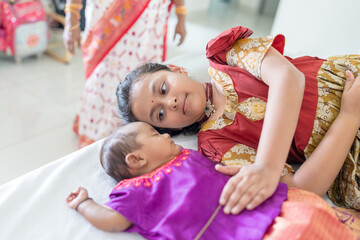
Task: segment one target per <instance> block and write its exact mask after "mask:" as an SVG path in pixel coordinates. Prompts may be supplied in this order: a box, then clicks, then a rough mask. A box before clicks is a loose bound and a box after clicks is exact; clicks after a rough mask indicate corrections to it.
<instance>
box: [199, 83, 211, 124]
mask: <svg viewBox="0 0 360 240" xmlns="http://www.w3.org/2000/svg"><path fill="white" fill-rule="evenodd" d="M205 87H206V89H205V93H206V106H205V116H204V118H203V119H201V120H200V122H199V126H201V124H202V123H204V122H205V121H206V120H208V119H209V118H210V117H211V115H212V114H213V113H214V112H215V105H214V104H213V91H212V85H211V83H205Z"/></svg>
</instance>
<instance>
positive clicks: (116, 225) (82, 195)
mask: <svg viewBox="0 0 360 240" xmlns="http://www.w3.org/2000/svg"><path fill="white" fill-rule="evenodd" d="M66 202H67V204H68V206H69V207H71V208H73V209H75V210H76V211H78V212H79V213H80V214H81V215H82V216H83V217H84V218H85V219H86V220H88V221H89V222H90V223H91V224H92V225H94V226H95V227H97V228H99V229H101V230H104V231H107V232H121V231H124V230H126V229H127V228H129V227H130V226H131V224H132V223H131V222H129V221H128V220H127V219H126V218H125V217H124V216H122V215H121V214H120V213H118V212H116V211H114V210H112V209H110V208H108V207H106V206H104V205H100V204H97V203H96V202H94V201H93V200H92V199H91V198H89V197H88V192H87V190H86V189H85V188H82V187H79V188H78V189H77V190H76V191H74V192H71V193H70V194H69V196H68V197H67V198H66Z"/></svg>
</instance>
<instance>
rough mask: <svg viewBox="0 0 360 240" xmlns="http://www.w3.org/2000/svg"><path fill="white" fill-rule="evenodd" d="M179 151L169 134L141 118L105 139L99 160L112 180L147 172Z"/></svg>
mask: <svg viewBox="0 0 360 240" xmlns="http://www.w3.org/2000/svg"><path fill="white" fill-rule="evenodd" d="M179 154H180V149H179V147H178V146H177V145H176V144H175V143H174V141H173V140H172V139H171V138H170V136H169V134H159V133H158V132H157V131H156V130H155V129H154V128H153V127H152V126H150V125H149V124H147V123H144V122H133V123H129V124H127V125H124V126H122V127H120V128H119V129H117V130H116V131H115V132H114V133H112V134H111V135H110V136H108V137H107V139H105V141H104V143H103V145H102V147H101V151H100V161H101V165H102V166H103V168H104V170H105V172H106V173H107V174H108V175H110V176H111V177H112V178H114V179H115V180H116V181H118V182H119V181H121V180H123V179H126V178H132V177H136V176H139V175H143V174H146V173H149V172H151V171H153V170H155V169H156V168H158V167H160V166H161V165H163V164H164V163H166V162H168V161H170V160H171V159H173V158H174V157H176V156H177V155H179Z"/></svg>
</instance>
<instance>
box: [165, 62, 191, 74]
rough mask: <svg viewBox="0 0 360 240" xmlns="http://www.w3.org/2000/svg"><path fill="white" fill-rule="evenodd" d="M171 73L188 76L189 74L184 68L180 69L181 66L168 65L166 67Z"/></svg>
mask: <svg viewBox="0 0 360 240" xmlns="http://www.w3.org/2000/svg"><path fill="white" fill-rule="evenodd" d="M166 66H167V67H168V68H169V69H170V71H172V72H176V73H180V74H184V75H186V76H187V75H188V74H189V73H188V72H187V71H186V70H185V68H183V67H179V66H176V65H172V64H168V65H166Z"/></svg>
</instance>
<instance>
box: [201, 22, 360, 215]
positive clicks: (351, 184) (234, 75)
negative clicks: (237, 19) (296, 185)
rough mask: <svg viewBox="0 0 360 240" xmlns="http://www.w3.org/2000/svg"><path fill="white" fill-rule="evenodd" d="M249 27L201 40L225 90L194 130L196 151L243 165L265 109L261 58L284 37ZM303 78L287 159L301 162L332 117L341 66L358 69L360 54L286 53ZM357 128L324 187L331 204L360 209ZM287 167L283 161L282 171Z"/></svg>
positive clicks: (282, 43) (341, 82) (341, 83)
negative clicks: (215, 114) (215, 111)
mask: <svg viewBox="0 0 360 240" xmlns="http://www.w3.org/2000/svg"><path fill="white" fill-rule="evenodd" d="M251 34H252V31H251V30H250V29H247V28H243V27H236V28H232V29H230V30H228V31H226V32H224V33H222V34H220V35H219V36H218V37H217V38H215V39H213V40H211V41H210V42H209V43H208V46H207V57H208V59H209V62H210V67H209V74H210V75H211V77H212V78H213V79H214V80H215V81H216V82H217V83H218V84H219V85H220V86H222V89H223V92H224V94H225V96H226V105H225V110H224V113H223V115H222V116H221V117H219V118H218V119H215V120H212V121H208V122H207V123H205V124H204V125H203V127H202V129H201V131H200V132H199V133H198V139H199V140H198V141H199V142H198V145H199V151H201V153H203V154H204V155H205V156H207V157H208V158H210V159H212V160H214V161H216V162H222V163H224V164H226V165H233V164H239V165H247V164H251V163H253V162H254V160H255V155H256V149H257V146H258V142H259V138H260V133H261V129H262V124H263V119H264V116H265V111H266V102H267V94H268V86H267V85H266V84H265V83H264V82H263V81H262V80H261V79H262V78H261V72H260V69H261V63H262V60H263V58H264V56H265V54H266V53H267V51H268V49H269V48H270V47H271V46H272V47H274V48H275V49H276V50H277V51H279V52H280V53H281V54H283V49H284V46H285V37H284V36H283V35H277V36H275V37H270V36H267V37H262V38H249V36H250V35H251ZM286 58H287V59H288V60H289V61H290V62H291V63H292V64H294V66H295V67H297V68H298V69H299V70H300V71H301V72H302V73H303V74H304V75H305V79H306V84H305V91H304V97H303V102H302V106H301V110H300V116H299V119H298V125H297V128H296V131H295V135H294V138H293V142H292V145H291V149H290V152H289V157H288V161H289V162H303V161H305V159H306V158H307V157H309V156H310V154H311V153H312V152H313V151H314V149H315V148H316V146H317V145H318V144H319V143H320V141H321V140H322V138H323V137H324V135H325V133H326V132H327V130H328V129H329V127H330V126H331V124H332V123H333V121H334V120H335V118H336V117H337V115H338V113H339V110H340V102H341V96H342V91H343V88H344V83H345V80H346V76H345V71H346V70H347V69H349V70H351V71H352V72H354V74H355V75H357V72H360V56H359V55H346V56H335V57H331V58H329V59H320V58H317V57H309V56H305V57H299V58H294V59H292V58H289V57H286ZM359 137H360V132H358V134H357V136H356V138H355V139H354V144H353V146H352V148H351V150H350V151H349V154H348V156H347V158H346V161H345V163H344V166H343V168H342V170H341V171H340V173H339V175H338V176H337V178H336V180H335V181H334V183H333V184H332V186H331V188H330V189H329V191H328V195H329V197H330V199H331V200H332V201H333V202H334V203H335V204H337V205H339V206H343V207H350V208H354V209H358V210H359V209H360V189H359V186H358V184H357V180H356V179H357V178H358V177H359V175H360V168H359V164H358V155H359V150H360V141H359V140H360V139H359ZM291 171H293V170H292V168H291V166H290V165H288V164H286V166H285V167H284V170H283V175H285V174H287V173H289V172H291Z"/></svg>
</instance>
